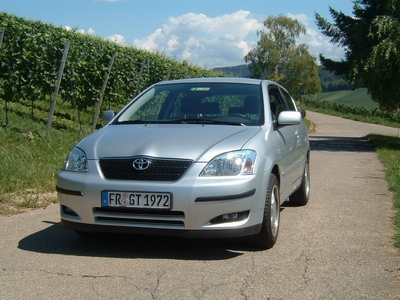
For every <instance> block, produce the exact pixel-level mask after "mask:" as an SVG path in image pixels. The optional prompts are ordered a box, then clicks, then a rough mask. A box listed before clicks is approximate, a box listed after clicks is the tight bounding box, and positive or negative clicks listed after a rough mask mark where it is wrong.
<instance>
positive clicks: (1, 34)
mask: <svg viewBox="0 0 400 300" xmlns="http://www.w3.org/2000/svg"><path fill="white" fill-rule="evenodd" d="M3 35H4V27H0V47H1V43H2V42H3Z"/></svg>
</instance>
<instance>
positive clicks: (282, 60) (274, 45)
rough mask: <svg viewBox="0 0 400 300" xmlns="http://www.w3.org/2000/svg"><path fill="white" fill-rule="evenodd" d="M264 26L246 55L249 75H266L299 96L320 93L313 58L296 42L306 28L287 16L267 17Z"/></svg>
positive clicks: (315, 64)
mask: <svg viewBox="0 0 400 300" xmlns="http://www.w3.org/2000/svg"><path fill="white" fill-rule="evenodd" d="M264 27H265V28H264V29H262V30H259V31H258V32H257V36H258V37H259V41H258V42H257V45H256V46H255V47H254V49H252V50H251V51H250V52H249V53H248V54H247V55H246V56H245V57H244V59H245V61H246V63H249V69H250V77H252V78H266V79H270V80H273V81H276V82H278V83H280V84H282V85H284V86H285V87H286V88H287V89H288V90H289V92H290V93H291V94H292V95H293V96H294V97H295V98H299V97H300V95H301V94H302V93H303V94H316V93H319V92H321V85H320V81H319V77H318V66H317V63H316V58H315V57H313V56H312V55H311V54H310V52H309V51H308V47H307V45H306V44H296V39H297V38H299V36H300V34H305V33H306V28H305V26H304V25H303V24H301V23H300V22H299V21H298V20H296V19H292V18H290V17H287V16H283V15H279V16H278V17H272V16H270V17H268V18H267V19H266V20H265V21H264Z"/></svg>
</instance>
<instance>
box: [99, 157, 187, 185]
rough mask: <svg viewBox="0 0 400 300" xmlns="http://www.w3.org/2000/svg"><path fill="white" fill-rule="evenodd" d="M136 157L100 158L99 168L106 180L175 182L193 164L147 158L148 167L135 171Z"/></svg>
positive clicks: (185, 161) (183, 161)
mask: <svg viewBox="0 0 400 300" xmlns="http://www.w3.org/2000/svg"><path fill="white" fill-rule="evenodd" d="M137 158H138V157H129V158H101V159H100V161H99V162H100V167H101V170H102V172H103V175H104V177H105V178H106V179H122V180H147V181H176V180H178V179H179V178H181V176H182V175H183V174H184V173H185V171H186V170H187V169H188V168H189V167H190V165H191V164H192V163H193V161H192V160H176V159H160V158H149V157H146V159H147V160H149V162H150V164H149V167H148V168H147V169H145V170H136V169H135V168H134V167H133V161H134V160H135V159H137Z"/></svg>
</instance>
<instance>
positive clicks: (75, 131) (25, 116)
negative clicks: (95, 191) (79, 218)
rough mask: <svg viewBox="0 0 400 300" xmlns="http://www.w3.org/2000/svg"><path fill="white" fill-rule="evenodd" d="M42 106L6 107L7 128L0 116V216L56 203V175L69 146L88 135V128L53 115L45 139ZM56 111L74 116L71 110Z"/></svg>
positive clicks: (13, 104) (15, 104)
mask: <svg viewBox="0 0 400 300" xmlns="http://www.w3.org/2000/svg"><path fill="white" fill-rule="evenodd" d="M45 106H46V105H45V103H44V101H43V102H39V101H38V103H37V104H35V107H34V109H32V108H31V107H29V105H28V104H26V103H23V102H22V101H21V102H20V103H10V104H9V111H8V124H5V119H6V118H5V114H4V111H1V113H0V124H2V126H1V127H0V215H11V214H14V213H18V212H20V211H23V210H26V209H31V208H39V207H45V206H47V205H48V204H49V203H54V202H57V197H56V194H55V186H56V181H57V173H58V172H59V171H60V169H61V167H62V163H63V161H64V159H65V157H66V155H67V154H68V152H69V151H70V149H71V148H72V147H73V145H74V144H75V143H77V142H78V141H79V140H80V139H81V138H82V137H83V136H84V135H85V134H87V133H89V131H90V126H86V127H83V128H82V127H81V128H80V127H79V126H78V125H77V124H78V122H76V120H74V116H70V117H68V118H65V116H63V117H61V116H60V115H56V116H55V118H54V120H53V128H52V130H51V132H50V138H49V139H46V138H45V136H46V123H47V117H48V111H47V110H46V108H45ZM59 107H60V111H69V112H72V114H74V110H71V108H65V107H62V104H60V105H59ZM32 112H33V116H32ZM87 117H88V118H90V116H87ZM84 123H85V124H90V122H88V121H87V120H85V122H84Z"/></svg>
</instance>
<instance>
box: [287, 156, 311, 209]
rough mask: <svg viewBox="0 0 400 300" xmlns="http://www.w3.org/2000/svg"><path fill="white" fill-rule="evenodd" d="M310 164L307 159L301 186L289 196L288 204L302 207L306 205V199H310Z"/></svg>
mask: <svg viewBox="0 0 400 300" xmlns="http://www.w3.org/2000/svg"><path fill="white" fill-rule="evenodd" d="M310 187H311V181H310V163H309V160H308V158H307V160H306V165H305V166H304V173H303V178H302V181H301V185H300V187H299V189H298V190H297V191H295V192H294V193H293V195H292V196H290V198H289V199H290V202H291V203H293V204H294V205H297V206H303V205H306V204H307V203H308V199H309V198H310V189H311V188H310Z"/></svg>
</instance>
